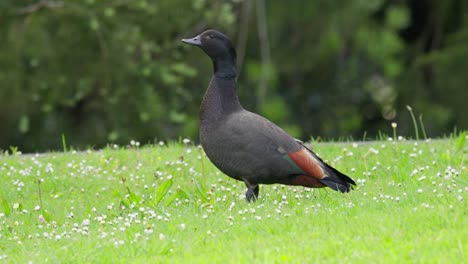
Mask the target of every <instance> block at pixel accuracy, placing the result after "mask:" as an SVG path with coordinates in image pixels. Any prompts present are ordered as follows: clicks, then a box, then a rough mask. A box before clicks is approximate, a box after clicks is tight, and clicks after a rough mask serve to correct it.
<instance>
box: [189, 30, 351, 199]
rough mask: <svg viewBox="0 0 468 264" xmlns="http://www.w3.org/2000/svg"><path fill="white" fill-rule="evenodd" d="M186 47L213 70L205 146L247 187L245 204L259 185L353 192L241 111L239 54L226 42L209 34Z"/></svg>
mask: <svg viewBox="0 0 468 264" xmlns="http://www.w3.org/2000/svg"><path fill="white" fill-rule="evenodd" d="M182 41H183V42H184V43H187V44H191V45H195V46H198V47H200V48H201V49H202V50H203V51H204V52H205V53H206V54H207V55H208V56H209V57H210V58H211V60H212V61H213V66H214V76H213V77H212V78H211V82H210V85H209V86H208V89H207V90H206V93H205V96H204V97H203V101H202V103H201V107H200V142H201V145H202V147H203V149H204V150H205V153H206V155H207V156H208V158H209V159H210V160H211V162H213V164H214V165H215V166H216V167H217V168H219V169H220V170H221V171H222V172H224V173H225V174H226V175H228V176H230V177H232V178H234V179H236V180H239V181H243V182H244V183H245V185H246V186H247V192H246V198H247V201H252V200H256V199H257V197H258V193H259V184H274V183H280V184H286V185H301V186H305V187H311V188H321V187H325V186H328V187H330V188H332V189H333V190H336V191H341V192H349V191H350V190H351V189H352V185H355V183H354V181H353V180H352V179H351V178H349V177H348V176H346V175H344V174H342V173H340V172H339V171H337V170H336V169H334V168H332V167H331V166H329V165H328V164H326V163H325V162H323V161H322V160H321V159H320V158H319V157H317V155H316V154H315V153H314V152H312V151H311V150H310V149H308V148H307V147H305V146H304V145H303V144H302V143H301V142H299V141H297V140H295V139H294V138H292V137H291V136H290V135H288V134H287V133H286V132H285V131H284V130H282V129H281V128H280V127H278V126H276V125H275V124H273V123H272V122H270V121H269V120H267V119H265V118H263V117H261V116H259V115H257V114H255V113H252V112H249V111H246V110H245V109H244V108H243V107H242V105H241V104H240V102H239V99H238V97H237V95H236V77H237V69H236V52H235V49H234V47H233V45H232V43H231V41H230V40H229V38H228V37H226V36H225V35H224V34H222V33H221V32H218V31H215V30H207V31H205V32H203V33H201V34H200V35H198V36H196V37H194V38H192V39H183V40H182Z"/></svg>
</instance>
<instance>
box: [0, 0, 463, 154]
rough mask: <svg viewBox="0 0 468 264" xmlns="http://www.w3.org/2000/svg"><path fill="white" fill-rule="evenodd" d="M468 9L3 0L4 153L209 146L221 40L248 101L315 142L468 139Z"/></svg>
mask: <svg viewBox="0 0 468 264" xmlns="http://www.w3.org/2000/svg"><path fill="white" fill-rule="evenodd" d="M467 15H468V3H467V1H466V0H445V1H440V0H348V1H338V0H334V1H330V0H314V1H302V0H289V1H286V2H285V1H283V0H269V1H266V0H251V1H248V0H231V1H219V0H193V1H192V0H190V1H189V0H158V1H150V0H63V1H60V0H2V1H0V149H3V150H7V149H9V148H10V146H16V147H18V148H19V149H20V150H21V151H23V152H36V151H47V150H56V149H62V135H65V138H66V142H67V144H69V145H72V146H74V147H75V148H87V147H102V146H105V145H106V144H107V143H116V144H128V142H129V141H130V140H136V141H139V142H141V143H142V144H145V143H153V142H155V141H159V140H169V139H178V138H180V137H188V138H192V139H195V140H196V139H197V137H198V108H199V104H200V101H201V98H202V96H203V94H204V91H205V89H206V87H207V86H208V82H209V79H210V78H211V74H212V65H211V62H210V61H209V59H208V57H207V56H206V55H205V54H203V53H202V51H201V50H199V49H196V48H194V47H189V46H185V45H182V44H181V42H180V39H181V38H187V37H194V36H195V35H196V34H198V33H200V32H201V31H203V30H205V29H208V28H214V29H218V30H221V31H223V32H225V33H226V34H227V35H229V36H230V37H231V38H232V40H233V42H234V44H235V46H236V48H237V53H238V65H239V67H240V76H239V80H238V82H239V88H238V93H239V96H240V99H241V101H242V102H243V105H244V107H245V108H246V109H248V110H251V111H255V112H258V113H260V114H262V115H264V116H266V117H268V118H269V119H271V120H272V121H274V122H276V123H278V124H279V125H280V126H282V127H283V128H285V129H286V130H287V131H288V132H290V133H291V134H292V135H294V136H296V137H298V138H301V139H303V140H309V139H310V137H311V136H313V137H314V138H316V137H319V138H325V139H355V140H361V139H363V137H367V138H376V137H378V135H379V133H382V134H387V135H392V127H391V123H392V122H396V123H397V124H398V127H397V131H398V134H400V135H403V136H410V137H414V130H413V123H412V119H411V116H410V114H409V112H408V110H407V108H406V106H407V105H409V106H411V107H412V109H413V111H414V114H415V116H416V119H417V121H418V123H419V122H420V120H422V123H423V124H424V127H425V131H426V133H427V136H428V137H438V136H444V135H448V134H449V133H451V132H453V131H454V130H457V129H458V130H460V129H467V128H468V114H467V110H468V108H467V105H468V18H467V17H468V16H467Z"/></svg>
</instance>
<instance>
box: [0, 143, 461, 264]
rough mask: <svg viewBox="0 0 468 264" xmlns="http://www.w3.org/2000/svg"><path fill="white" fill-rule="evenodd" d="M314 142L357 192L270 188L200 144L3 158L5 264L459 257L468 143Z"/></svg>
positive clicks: (0, 213)
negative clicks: (217, 163) (256, 185)
mask: <svg viewBox="0 0 468 264" xmlns="http://www.w3.org/2000/svg"><path fill="white" fill-rule="evenodd" d="M465 138H466V136H465V135H460V136H459V137H456V138H452V139H444V140H432V141H419V142H415V141H405V140H402V141H398V142H394V141H380V142H373V143H360V142H355V143H353V142H350V143H337V144H330V143H325V144H314V150H315V151H316V152H318V154H319V155H320V156H321V157H323V158H324V159H325V160H328V162H329V163H331V164H332V165H333V166H335V167H337V168H338V169H339V170H341V171H342V172H344V173H346V174H348V175H349V176H351V177H352V178H353V179H354V180H355V181H356V182H357V183H358V187H357V189H356V190H354V191H353V192H351V193H349V194H341V193H337V192H334V191H332V190H330V189H305V188H302V187H286V186H280V185H263V186H261V189H260V198H259V200H258V201H257V202H256V203H253V204H248V203H247V202H246V201H245V198H244V193H245V188H244V185H243V183H241V182H237V181H235V180H232V179H230V178H228V177H227V176H225V175H223V174H222V173H220V172H219V171H218V170H217V169H216V168H215V167H214V166H213V165H212V164H211V163H210V162H209V160H208V159H207V158H206V157H205V156H204V154H203V152H202V150H201V149H200V148H199V147H197V146H194V145H192V144H191V143H180V144H178V143H170V144H168V145H155V146H150V147H136V146H135V144H134V145H133V146H127V147H120V148H117V147H116V148H114V147H109V148H107V149H104V150H102V151H98V152H67V153H48V154H40V155H13V156H5V155H3V156H0V179H1V185H0V262H5V263H27V262H32V263H47V262H48V263H60V262H67V263H161V262H166V263H167V262H170V263H183V262H184V263H258V262H260V263H285V262H287V263H405V262H407V263H462V262H463V260H464V259H465V261H466V259H467V257H468V256H467V255H468V206H467V204H468V203H467V199H468V168H467V165H466V163H467V156H468V155H467V153H468V150H467V149H468V148H467V145H468V143H465Z"/></svg>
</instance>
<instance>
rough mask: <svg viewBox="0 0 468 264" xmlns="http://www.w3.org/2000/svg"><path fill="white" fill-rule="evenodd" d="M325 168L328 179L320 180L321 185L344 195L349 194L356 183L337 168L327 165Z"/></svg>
mask: <svg viewBox="0 0 468 264" xmlns="http://www.w3.org/2000/svg"><path fill="white" fill-rule="evenodd" d="M323 164H324V165H325V166H324V167H322V168H323V169H324V170H325V174H326V175H327V177H325V178H323V179H321V180H320V182H321V183H323V184H325V185H327V186H328V187H330V188H332V189H333V190H335V191H340V192H342V193H345V192H349V191H351V190H352V189H354V188H353V185H354V186H355V185H356V183H355V182H354V181H353V179H351V178H350V177H348V176H346V175H344V174H343V173H341V172H339V171H338V170H336V169H335V168H333V167H331V166H329V165H328V164H326V163H323Z"/></svg>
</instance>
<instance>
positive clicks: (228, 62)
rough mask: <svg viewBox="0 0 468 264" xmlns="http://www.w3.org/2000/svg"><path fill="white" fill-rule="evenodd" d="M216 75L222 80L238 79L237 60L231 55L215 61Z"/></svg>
mask: <svg viewBox="0 0 468 264" xmlns="http://www.w3.org/2000/svg"><path fill="white" fill-rule="evenodd" d="M213 70H214V75H215V76H216V77H218V78H220V79H236V78H237V67H236V59H235V58H232V56H231V55H225V56H224V57H220V58H215V59H213Z"/></svg>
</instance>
